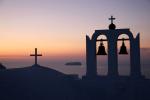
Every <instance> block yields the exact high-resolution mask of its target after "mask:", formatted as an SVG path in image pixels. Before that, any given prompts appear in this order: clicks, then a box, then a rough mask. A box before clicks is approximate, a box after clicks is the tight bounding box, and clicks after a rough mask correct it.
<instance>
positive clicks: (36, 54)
mask: <svg viewBox="0 0 150 100" xmlns="http://www.w3.org/2000/svg"><path fill="white" fill-rule="evenodd" d="M30 56H34V57H35V65H37V57H38V56H42V54H38V53H37V48H35V54H30Z"/></svg>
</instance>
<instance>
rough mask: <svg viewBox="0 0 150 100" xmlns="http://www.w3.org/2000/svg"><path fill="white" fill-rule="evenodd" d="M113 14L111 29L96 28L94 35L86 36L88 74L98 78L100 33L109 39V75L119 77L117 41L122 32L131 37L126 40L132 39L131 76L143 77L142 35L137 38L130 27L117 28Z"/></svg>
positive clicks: (88, 76) (87, 75)
mask: <svg viewBox="0 0 150 100" xmlns="http://www.w3.org/2000/svg"><path fill="white" fill-rule="evenodd" d="M114 19H115V18H113V16H111V18H109V20H111V24H110V25H109V29H105V30H95V32H94V33H93V35H92V37H91V38H90V37H89V36H88V35H87V36H86V67H87V69H86V76H85V77H87V78H96V77H98V75H97V57H96V56H97V55H96V42H97V41H102V40H98V36H99V35H105V36H106V37H107V39H106V41H108V74H107V75H108V77H117V76H118V75H119V74H118V52H117V41H120V40H121V41H122V39H118V37H119V36H120V35H121V34H126V35H127V36H128V37H129V38H128V39H125V40H129V41H130V67H131V68H130V69H131V70H130V76H131V77H141V65H140V36H139V34H138V35H137V36H136V38H134V37H133V34H132V33H131V32H130V29H116V26H115V24H113V20H114Z"/></svg>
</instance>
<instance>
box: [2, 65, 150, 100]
mask: <svg viewBox="0 0 150 100" xmlns="http://www.w3.org/2000/svg"><path fill="white" fill-rule="evenodd" d="M149 93H150V80H149V79H144V78H141V79H130V78H128V77H115V78H112V77H107V76H105V77H104V76H103V77H102V76H101V77H97V78H95V79H87V78H83V79H79V78H77V77H76V76H75V75H66V74H63V73H61V72H58V71H56V70H53V69H50V68H47V67H43V66H40V65H33V66H30V67H25V68H16V69H6V70H0V100H150V95H149Z"/></svg>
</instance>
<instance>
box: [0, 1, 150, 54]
mask: <svg viewBox="0 0 150 100" xmlns="http://www.w3.org/2000/svg"><path fill="white" fill-rule="evenodd" d="M149 5H150V1H149V0H113V1H112V0H0V14H1V15H0V35H1V39H0V46H1V48H0V55H2V56H5V55H8V56H9V55H24V54H28V53H30V52H32V51H33V50H34V48H35V47H37V48H38V49H39V50H40V51H41V52H43V53H46V54H48V55H70V54H71V55H74V54H75V55H76V54H82V53H84V52H85V35H86V34H88V35H92V34H93V32H94V30H95V29H107V28H108V25H109V23H110V21H109V20H108V18H109V17H110V15H114V17H116V20H115V24H116V26H117V28H130V29H131V31H132V32H133V34H134V36H135V35H136V34H137V33H138V32H140V33H141V47H144V48H149V47H150V45H149V42H150V40H149V37H150V34H149V31H150V28H149V26H150V19H149V18H150V17H149V16H150V13H149V11H150V6H149Z"/></svg>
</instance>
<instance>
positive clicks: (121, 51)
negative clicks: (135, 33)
mask: <svg viewBox="0 0 150 100" xmlns="http://www.w3.org/2000/svg"><path fill="white" fill-rule="evenodd" d="M119 54H128V52H127V48H126V46H125V44H124V39H122V46H121V48H120V52H119Z"/></svg>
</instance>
